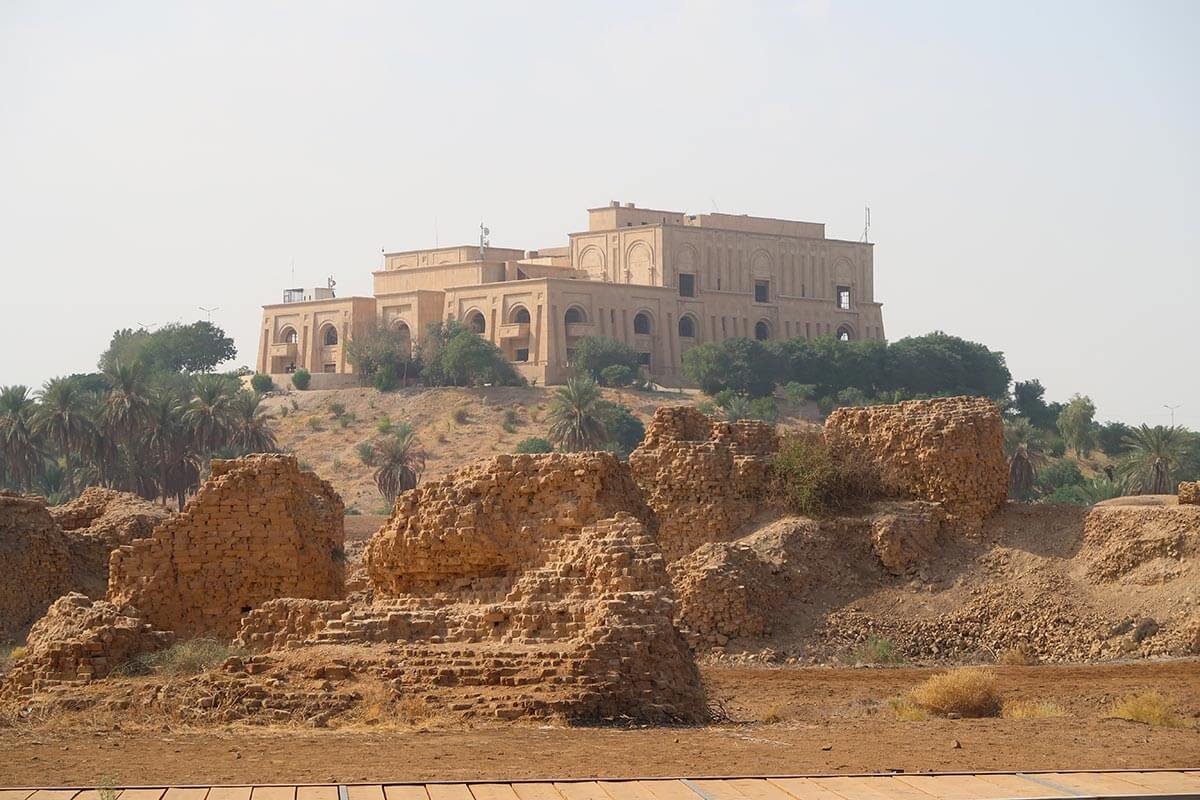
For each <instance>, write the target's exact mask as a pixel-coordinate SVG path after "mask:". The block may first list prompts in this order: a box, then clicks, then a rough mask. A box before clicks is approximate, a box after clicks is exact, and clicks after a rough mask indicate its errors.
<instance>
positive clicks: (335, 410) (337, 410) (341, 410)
mask: <svg viewBox="0 0 1200 800" xmlns="http://www.w3.org/2000/svg"><path fill="white" fill-rule="evenodd" d="M329 413H330V414H333V416H334V417H340V416H342V415H343V414H345V413H346V404H345V403H338V402H336V401H335V402H333V403H330V404H329Z"/></svg>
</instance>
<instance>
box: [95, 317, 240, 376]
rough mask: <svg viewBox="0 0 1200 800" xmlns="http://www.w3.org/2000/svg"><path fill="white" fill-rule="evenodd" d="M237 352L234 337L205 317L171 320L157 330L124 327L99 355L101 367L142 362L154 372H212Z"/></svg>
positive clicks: (105, 368)
mask: <svg viewBox="0 0 1200 800" xmlns="http://www.w3.org/2000/svg"><path fill="white" fill-rule="evenodd" d="M236 355H237V348H236V347H234V344H233V339H231V338H230V337H228V336H226V335H225V331H223V330H221V329H220V328H218V327H217V326H216V325H213V324H212V323H211V322H208V321H206V320H199V321H197V322H193V323H191V324H188V325H184V324H180V323H171V324H169V325H164V326H162V327H161V328H159V329H158V330H156V331H153V332H151V331H147V330H145V329H144V328H143V329H139V330H133V329H131V328H123V329H121V330H119V331H117V332H115V333H114V334H113V337H112V341H111V342H109V346H108V349H107V350H105V351H104V353H103V354H102V355H101V356H100V369H101V370H102V371H105V372H107V371H108V370H109V369H110V368H111V367H112V366H113V365H114V364H117V363H124V364H131V363H133V362H135V361H139V362H141V363H142V364H144V365H146V368H147V369H148V370H150V371H152V372H157V371H164V372H187V373H196V372H210V371H212V370H213V368H215V367H216V366H217V365H218V364H220V363H222V362H224V361H228V360H230V359H232V358H233V357H235V356H236Z"/></svg>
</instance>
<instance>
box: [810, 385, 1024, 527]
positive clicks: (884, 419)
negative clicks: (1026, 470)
mask: <svg viewBox="0 0 1200 800" xmlns="http://www.w3.org/2000/svg"><path fill="white" fill-rule="evenodd" d="M825 433H826V437H827V438H828V439H829V440H830V441H831V442H833V443H834V444H835V445H836V446H840V447H848V448H852V449H853V450H856V451H859V452H862V453H866V454H868V455H869V456H870V458H871V459H873V461H874V463H875V465H876V466H877V467H878V469H879V472H880V476H881V478H882V480H883V484H884V488H885V490H887V491H888V492H889V494H892V495H895V496H899V497H910V498H913V499H919V500H928V501H930V502H935V503H940V504H941V505H942V507H943V509H944V510H945V512H946V518H947V522H948V523H949V524H951V525H953V526H955V527H957V528H959V529H961V530H963V531H973V530H977V529H978V527H979V526H980V524H981V522H982V521H983V519H984V518H985V517H987V516H989V515H990V514H992V513H993V512H994V511H996V510H997V509H998V508H1000V507H1001V506H1002V505H1003V504H1004V502H1005V500H1006V499H1007V496H1008V470H1007V467H1006V464H1005V461H1004V449H1003V445H1004V423H1003V422H1002V420H1001V418H1000V409H999V408H997V407H996V404H995V403H993V402H992V401H990V400H988V399H986V398H982V397H948V398H939V399H935V400H910V401H908V402H904V403H899V404H896V405H889V406H867V407H865V408H839V409H837V410H836V411H834V412H833V413H832V414H830V415H829V418H828V419H827V420H826V422H825Z"/></svg>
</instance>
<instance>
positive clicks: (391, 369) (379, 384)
mask: <svg viewBox="0 0 1200 800" xmlns="http://www.w3.org/2000/svg"><path fill="white" fill-rule="evenodd" d="M399 383H400V379H399V378H398V377H396V365H395V364H384V365H383V366H381V367H380V368H379V369H377V370H375V374H374V375H372V376H371V385H372V386H374V387H375V388H376V389H378V390H379V391H381V392H390V391H392V390H393V389H395V388H396V386H397V385H399Z"/></svg>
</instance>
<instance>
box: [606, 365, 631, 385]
mask: <svg viewBox="0 0 1200 800" xmlns="http://www.w3.org/2000/svg"><path fill="white" fill-rule="evenodd" d="M637 379H638V374H637V371H636V370H633V369H630V368H629V367H628V366H627V365H625V364H612V365H610V366H607V367H605V368H604V369H602V370H600V385H601V386H630V385H632V384H633V383H634V382H635V381H636V380H637Z"/></svg>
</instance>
